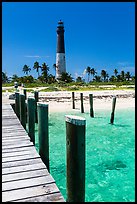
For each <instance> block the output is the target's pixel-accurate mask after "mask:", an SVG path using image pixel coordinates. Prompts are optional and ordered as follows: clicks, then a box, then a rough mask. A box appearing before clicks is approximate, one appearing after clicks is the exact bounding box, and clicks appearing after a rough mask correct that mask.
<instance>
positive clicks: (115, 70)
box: [114, 69, 118, 77]
mask: <svg viewBox="0 0 137 204" xmlns="http://www.w3.org/2000/svg"><path fill="white" fill-rule="evenodd" d="M114 74H115V77H117V74H118V70H117V69H114Z"/></svg>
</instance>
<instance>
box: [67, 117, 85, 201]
mask: <svg viewBox="0 0 137 204" xmlns="http://www.w3.org/2000/svg"><path fill="white" fill-rule="evenodd" d="M85 126H86V120H85V118H82V117H78V116H72V115H66V151H67V157H66V159H67V162H66V170H67V172H66V173H67V175H66V181H67V182H66V188H67V202H84V201H85V132H86V129H85Z"/></svg>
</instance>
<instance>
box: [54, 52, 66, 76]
mask: <svg viewBox="0 0 137 204" xmlns="http://www.w3.org/2000/svg"><path fill="white" fill-rule="evenodd" d="M62 72H66V61H65V53H57V54H56V79H59V78H60V77H61V74H62Z"/></svg>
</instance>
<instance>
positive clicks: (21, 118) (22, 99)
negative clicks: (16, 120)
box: [19, 94, 26, 129]
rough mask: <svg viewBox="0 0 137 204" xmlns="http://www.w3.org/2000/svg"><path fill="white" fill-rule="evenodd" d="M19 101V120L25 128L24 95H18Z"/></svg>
mask: <svg viewBox="0 0 137 204" xmlns="http://www.w3.org/2000/svg"><path fill="white" fill-rule="evenodd" d="M19 103H20V122H21V124H22V126H23V127H24V129H26V103H25V95H24V94H20V95H19Z"/></svg>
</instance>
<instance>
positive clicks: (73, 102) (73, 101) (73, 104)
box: [72, 92, 75, 109]
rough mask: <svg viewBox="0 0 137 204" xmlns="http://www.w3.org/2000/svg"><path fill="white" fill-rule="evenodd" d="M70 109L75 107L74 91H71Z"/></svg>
mask: <svg viewBox="0 0 137 204" xmlns="http://www.w3.org/2000/svg"><path fill="white" fill-rule="evenodd" d="M72 109H75V96H74V92H72Z"/></svg>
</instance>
